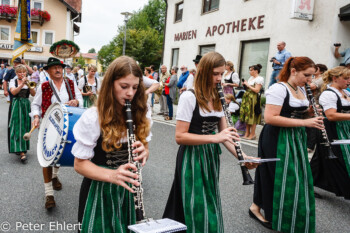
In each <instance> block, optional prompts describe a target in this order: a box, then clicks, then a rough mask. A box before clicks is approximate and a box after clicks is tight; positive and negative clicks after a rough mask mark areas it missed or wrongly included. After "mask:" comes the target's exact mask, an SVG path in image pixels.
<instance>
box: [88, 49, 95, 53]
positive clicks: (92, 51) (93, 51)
mask: <svg viewBox="0 0 350 233" xmlns="http://www.w3.org/2000/svg"><path fill="white" fill-rule="evenodd" d="M88 53H96V50H95V49H94V48H91V49H89V51H88Z"/></svg>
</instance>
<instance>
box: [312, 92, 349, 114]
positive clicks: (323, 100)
mask: <svg viewBox="0 0 350 233" xmlns="http://www.w3.org/2000/svg"><path fill="white" fill-rule="evenodd" d="M328 88H330V89H332V90H333V91H335V92H336V93H337V95H338V96H339V97H340V100H341V104H342V105H343V106H350V102H349V101H347V100H346V99H344V98H342V94H341V93H340V91H339V90H338V89H337V88H334V87H328ZM343 91H344V92H345V94H346V95H347V96H350V93H349V92H348V91H347V90H346V89H343ZM337 101H338V98H337V96H336V94H335V93H334V92H332V91H324V92H322V94H321V95H320V99H319V103H320V105H321V106H322V107H323V111H327V110H328V109H331V108H334V109H337Z"/></svg>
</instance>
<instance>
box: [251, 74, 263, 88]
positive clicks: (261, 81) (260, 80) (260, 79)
mask: <svg viewBox="0 0 350 233" xmlns="http://www.w3.org/2000/svg"><path fill="white" fill-rule="evenodd" d="M255 83H256V84H260V85H264V78H263V77H261V76H258V77H256V78H255V77H253V76H251V77H250V78H249V79H248V84H249V85H250V86H253V85H254V84H255Z"/></svg>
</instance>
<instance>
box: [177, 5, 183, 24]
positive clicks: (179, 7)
mask: <svg viewBox="0 0 350 233" xmlns="http://www.w3.org/2000/svg"><path fill="white" fill-rule="evenodd" d="M175 8H176V12H175V22H178V21H181V20H182V12H183V8H184V3H183V2H180V3H178V4H176V7H175Z"/></svg>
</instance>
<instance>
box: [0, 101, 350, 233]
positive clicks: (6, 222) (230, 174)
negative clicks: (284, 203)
mask: <svg viewBox="0 0 350 233" xmlns="http://www.w3.org/2000/svg"><path fill="white" fill-rule="evenodd" d="M7 113H8V104H7V103H6V100H5V99H4V98H2V97H0V119H2V120H1V121H0V132H2V133H1V140H0V232H4V230H7V229H8V227H9V228H10V229H9V230H8V231H7V232H76V230H77V229H78V225H76V224H77V210H78V198H79V189H80V183H81V180H82V177H81V176H80V175H78V174H77V173H76V172H75V171H74V169H73V168H71V167H62V168H61V169H60V173H59V177H60V179H61V181H62V183H63V189H62V190H61V191H59V192H55V199H56V205H57V207H56V208H55V209H54V210H53V211H51V212H48V211H46V210H45V208H44V185H43V177H42V170H41V167H40V165H39V163H38V161H37V158H36V143H37V132H35V133H33V135H32V140H31V149H30V151H29V152H28V157H29V159H28V163H27V164H26V165H23V164H21V163H20V161H19V157H18V156H16V155H13V154H9V153H8V150H7V136H6V129H7ZM152 132H153V137H152V141H151V143H150V159H149V161H148V163H147V165H146V167H145V168H144V169H143V179H144V184H143V188H144V192H145V193H144V199H145V210H146V215H147V216H149V217H153V218H155V219H159V218H161V216H162V214H163V211H164V207H165V204H166V201H167V198H168V194H169V191H170V187H171V184H172V180H173V175H174V168H175V159H176V153H177V148H178V146H177V144H176V142H175V140H174V133H175V127H174V126H173V125H167V124H163V123H159V122H155V123H154V125H153V128H152ZM243 149H244V151H245V152H246V153H247V154H250V155H257V154H256V151H257V148H256V147H252V146H247V145H243ZM222 150H223V154H222V156H221V170H220V190H221V191H220V192H221V201H222V209H223V215H224V225H225V232H271V231H268V230H266V229H265V228H263V227H262V226H260V225H259V224H258V223H256V222H255V221H254V220H252V219H250V218H249V216H248V208H249V206H250V204H251V201H252V194H253V186H251V185H250V186H243V185H242V177H241V174H240V169H239V167H238V166H237V165H236V161H235V159H234V158H233V156H232V155H229V153H228V152H227V151H226V149H225V148H224V147H222ZM251 174H252V177H254V172H251ZM318 192H319V193H320V194H321V195H323V199H317V200H316V226H317V227H316V228H317V232H339V233H343V232H350V202H349V201H346V200H344V199H342V198H338V197H335V196H334V195H333V194H331V193H327V192H324V191H322V190H318Z"/></svg>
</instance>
